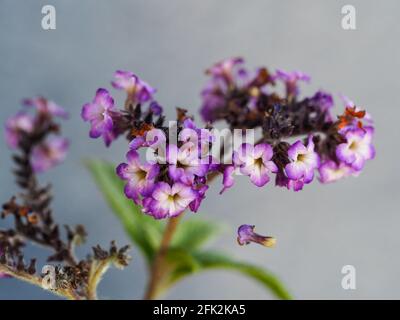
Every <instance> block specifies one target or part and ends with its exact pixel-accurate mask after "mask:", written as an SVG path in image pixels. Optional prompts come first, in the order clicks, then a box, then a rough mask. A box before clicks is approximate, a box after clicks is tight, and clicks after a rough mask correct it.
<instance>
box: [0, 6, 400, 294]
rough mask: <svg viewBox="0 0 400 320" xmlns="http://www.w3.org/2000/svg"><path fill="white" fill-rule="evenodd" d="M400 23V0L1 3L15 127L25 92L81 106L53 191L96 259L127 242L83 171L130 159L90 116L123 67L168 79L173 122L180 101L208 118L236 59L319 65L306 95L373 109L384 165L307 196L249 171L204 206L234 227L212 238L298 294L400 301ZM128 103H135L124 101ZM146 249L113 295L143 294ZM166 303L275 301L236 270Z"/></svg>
mask: <svg viewBox="0 0 400 320" xmlns="http://www.w3.org/2000/svg"><path fill="white" fill-rule="evenodd" d="M45 4H52V5H54V6H55V7H56V11H57V29H56V30H54V31H44V30H42V29H41V18H42V14H41V8H42V6H43V5H45ZM345 4H352V5H354V6H355V8H356V13H357V30H353V31H345V30H343V29H342V28H341V18H342V14H341V8H342V6H343V5H345ZM399 17H400V2H398V1H395V0H393V1H365V0H364V1H356V0H350V1H324V2H322V1H318V0H313V1H311V0H310V1H308V0H301V1H289V0H285V1H266V0H260V1H241V0H236V1H228V0H226V1H216V0H214V1H212V0H202V1H187V0H169V1H163V0H158V1H156V0H131V1H128V0H113V1H111V0H110V1H105V0H85V1H78V0H74V1H72V0H70V1H60V0H47V1H41V0H35V1H33V0H30V1H27V0H25V1H22V0H0V101H1V108H0V117H1V122H4V120H5V119H6V118H7V117H9V116H10V115H12V114H13V113H15V112H16V110H17V109H18V108H19V104H20V100H21V99H22V98H23V97H30V96H34V95H37V94H42V95H44V96H46V97H49V98H51V99H53V100H55V101H56V102H58V103H59V104H60V105H62V106H64V107H65V108H66V109H67V110H68V111H69V112H70V113H71V119H70V120H69V121H67V122H65V124H64V133H65V135H66V136H68V137H69V138H70V140H71V141H72V146H71V151H70V153H69V156H68V159H67V161H66V162H65V164H64V165H62V166H59V167H57V168H56V169H54V170H52V171H51V172H50V173H48V174H46V175H44V176H43V177H42V179H43V181H47V180H50V181H51V182H52V183H53V185H54V188H55V193H56V197H55V202H54V207H55V212H56V216H57V219H58V220H59V221H60V222H61V223H69V224H75V223H83V224H85V225H86V226H87V228H88V231H89V242H88V243H87V245H86V247H85V248H83V249H82V250H80V251H79V252H80V253H84V252H85V251H87V249H88V248H89V247H90V246H91V245H94V244H96V243H98V242H99V243H101V244H107V243H108V241H109V240H111V239H116V240H117V241H118V243H119V244H125V243H128V239H127V237H126V236H125V234H124V232H123V229H122V227H121V225H120V224H119V222H118V220H117V219H116V218H115V217H114V216H113V214H112V213H111V211H110V210H109V208H108V207H107V205H106V204H105V202H104V201H103V199H102V197H101V195H100V193H99V191H98V190H97V189H96V185H95V184H94V183H93V181H92V180H91V178H90V176H89V174H88V173H87V171H86V170H85V168H84V167H83V165H82V159H84V158H86V157H97V158H104V159H108V160H110V161H114V162H117V161H121V160H123V159H124V154H125V151H126V149H127V146H126V143H125V142H124V141H122V140H121V141H118V142H117V143H115V144H114V145H113V146H112V147H111V148H110V149H109V150H107V149H105V147H104V146H103V144H102V142H101V141H100V140H89V138H88V125H87V124H86V123H83V121H82V120H81V119H80V110H81V106H82V104H83V103H85V102H87V101H89V100H91V99H92V97H93V95H94V93H95V90H96V89H97V88H98V87H100V86H102V87H104V86H106V87H110V84H109V82H110V80H111V78H112V73H113V72H114V71H115V70H116V69H127V70H132V71H134V72H135V73H137V74H138V75H139V76H141V77H142V78H143V79H145V80H146V81H148V82H149V83H150V84H152V85H153V86H154V87H156V88H158V93H157V96H156V97H157V99H158V101H160V103H161V104H162V105H163V106H164V107H165V109H166V112H167V115H168V116H169V117H171V118H172V117H173V116H174V113H175V111H174V107H175V106H182V107H186V108H188V109H189V110H190V112H192V113H194V114H197V110H198V106H199V104H200V98H199V92H200V89H201V88H202V86H203V85H204V83H205V80H206V78H205V76H204V74H203V71H204V69H205V68H206V67H208V66H209V65H211V64H212V63H214V62H216V61H218V60H220V59H222V58H226V57H231V56H237V55H241V56H243V57H245V58H246V60H247V63H248V65H249V66H250V67H252V68H253V67H256V66H260V65H266V66H268V67H270V68H271V69H272V70H273V69H275V68H282V69H287V70H294V69H299V70H302V71H304V72H307V73H309V74H310V75H312V83H311V84H310V85H309V86H307V87H304V86H303V93H304V94H308V93H312V92H314V91H315V90H317V89H326V90H328V91H330V92H333V93H344V94H347V95H348V96H350V97H351V98H352V99H353V100H354V101H355V102H356V103H357V104H359V105H361V106H363V107H365V108H367V109H368V111H369V112H370V113H371V114H372V115H373V117H374V119H375V125H376V137H375V145H376V148H377V157H376V159H375V160H374V161H371V162H369V163H368V164H367V166H366V168H365V170H364V172H363V173H362V174H361V176H360V177H358V178H352V179H347V180H343V181H341V182H338V183H336V184H332V185H327V186H322V185H320V184H319V183H317V182H315V183H313V184H311V185H309V186H307V187H306V188H305V190H304V191H302V192H299V193H293V192H288V191H286V190H284V189H280V188H274V187H273V186H272V184H269V185H267V186H266V187H264V188H260V189H258V188H256V187H254V186H253V185H251V184H250V182H249V180H248V179H247V178H245V177H239V178H238V179H237V183H236V186H235V187H234V188H232V189H230V190H229V191H228V192H226V193H225V194H224V196H222V197H221V196H219V195H218V192H217V191H219V188H220V185H218V186H214V187H213V188H212V189H211V190H210V191H209V192H208V195H207V199H206V201H205V202H204V205H203V206H202V208H201V212H202V213H201V214H202V215H204V216H206V217H208V218H211V219H215V220H216V221H220V222H222V223H225V224H226V225H227V228H226V232H225V233H224V236H223V237H222V238H221V239H220V240H218V242H217V243H214V244H213V246H215V247H218V248H221V249H223V250H225V251H227V252H231V253H232V255H235V256H237V257H240V258H242V259H246V260H248V261H251V262H253V263H256V264H258V265H261V266H264V267H267V268H269V269H270V270H271V271H273V272H274V273H275V274H277V275H278V276H279V277H280V278H281V279H282V280H283V281H284V282H285V284H286V285H287V286H288V288H289V289H290V290H291V292H292V294H293V295H294V296H295V297H296V298H299V299H312V298H322V299H333V298H341V299H360V298H368V299H375V298H378V299H380V298H400V250H399V248H400V237H399V226H400V213H399V171H397V170H399V160H398V159H399V158H398V157H399V156H400V153H399V151H398V149H397V148H398V138H399V127H398V121H399V119H397V117H400V106H399V101H398V94H399V91H400V81H399V74H400V55H399V54H400V44H399V35H400V34H399V31H400V24H399V22H398V21H399ZM115 97H116V98H117V99H118V100H119V101H120V102H122V99H123V95H122V94H120V93H115ZM336 102H337V109H336V111H337V112H338V113H339V112H340V111H341V110H342V106H341V104H340V102H339V101H338V99H336ZM197 121H198V122H199V123H200V121H199V117H197ZM0 150H1V153H0V154H1V157H0V186H1V187H0V199H1V201H4V200H7V199H8V198H9V196H10V195H12V194H13V193H14V192H15V191H16V188H15V187H14V179H13V176H12V175H11V173H10V170H9V168H10V166H11V165H12V164H11V161H10V160H9V158H10V154H11V153H10V151H9V150H8V149H7V147H6V145H5V143H4V139H1V141H0ZM5 223H6V222H4V221H1V222H0V224H1V225H3V226H4V224H5ZM243 223H250V224H255V225H256V226H257V230H258V231H260V232H263V233H267V234H271V235H274V236H276V237H277V238H278V243H277V247H276V248H275V249H273V250H269V249H264V248H263V247H260V246H257V245H250V246H246V247H239V246H238V245H237V244H236V241H235V236H236V234H235V230H236V227H237V226H238V225H240V224H243ZM31 253H32V255H36V254H38V250H37V249H36V248H33V249H32V251H31ZM132 254H133V257H134V259H133V262H132V263H131V265H130V266H129V267H128V268H127V269H126V270H125V271H123V272H120V271H115V270H113V271H111V272H109V273H108V274H107V275H106V277H105V280H104V281H103V282H102V284H101V287H100V296H101V297H102V298H120V299H131V298H133V299H139V298H141V296H142V294H143V289H144V286H145V281H146V270H145V266H144V261H143V260H142V259H141V257H140V255H139V254H138V252H137V251H136V250H133V251H132ZM347 264H351V265H354V266H355V267H356V270H357V290H349V291H345V290H343V289H342V287H341V279H342V274H341V268H342V266H343V265H347ZM167 297H168V298H171V299H182V298H189V299H195V298H208V299H216V298H227V299H264V298H271V296H269V295H268V294H267V293H265V291H264V289H262V288H260V287H259V286H258V285H257V284H255V283H253V282H252V281H251V280H247V279H244V278H242V277H241V276H239V275H236V274H231V273H228V272H222V271H221V272H218V271H215V272H214V271H213V272H209V273H203V274H200V275H197V276H194V277H192V278H190V279H187V280H185V281H183V282H182V283H181V284H180V285H179V286H178V287H176V288H174V289H173V290H172V291H171V292H170V293H169V294H168V295H167ZM0 299H55V297H54V296H52V295H51V294H48V293H45V292H44V291H42V290H41V289H38V288H33V287H31V286H29V285H26V284H23V283H21V282H19V281H15V280H12V279H7V280H2V281H1V282H0Z"/></svg>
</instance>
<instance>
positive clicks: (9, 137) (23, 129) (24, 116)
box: [4, 111, 34, 149]
mask: <svg viewBox="0 0 400 320" xmlns="http://www.w3.org/2000/svg"><path fill="white" fill-rule="evenodd" d="M33 128H34V118H33V117H32V116H31V115H30V114H28V113H26V112H23V111H21V112H18V113H17V114H16V115H15V116H12V117H10V118H8V119H7V121H6V123H5V128H4V134H5V139H6V143H7V145H8V146H9V147H10V148H11V149H15V148H17V147H18V144H19V142H20V140H21V134H23V133H25V134H27V133H28V134H29V133H31V132H32V131H33Z"/></svg>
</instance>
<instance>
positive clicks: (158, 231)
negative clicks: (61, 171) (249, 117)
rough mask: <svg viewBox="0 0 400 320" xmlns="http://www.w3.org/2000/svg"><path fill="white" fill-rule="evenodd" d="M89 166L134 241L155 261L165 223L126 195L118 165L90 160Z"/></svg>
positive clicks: (149, 259) (149, 261)
mask: <svg viewBox="0 0 400 320" xmlns="http://www.w3.org/2000/svg"><path fill="white" fill-rule="evenodd" d="M86 166H87V167H88V168H89V171H90V172H91V174H92V176H93V178H94V180H95V181H96V184H97V186H98V187H99V189H100V191H101V192H102V193H103V195H104V198H105V200H106V201H107V203H108V205H109V206H110V208H111V209H112V210H113V212H114V213H115V214H116V215H117V217H118V218H119V219H120V221H121V222H122V224H123V226H124V228H125V231H126V233H127V234H128V235H129V237H130V238H131V240H132V242H134V243H135V244H136V245H137V246H138V247H139V249H140V250H141V251H142V253H143V255H144V256H145V257H146V259H147V262H148V263H151V261H152V259H153V257H154V254H155V252H156V251H157V249H158V247H159V245H160V242H161V238H162V232H163V228H164V224H163V223H162V222H160V221H157V220H154V219H153V218H152V217H149V216H147V215H145V214H143V213H142V212H141V208H140V207H139V206H137V205H135V203H134V202H133V201H132V200H129V199H127V198H126V197H125V195H124V183H123V181H122V180H121V179H119V177H118V176H117V175H116V173H115V166H114V165H112V164H110V163H107V162H105V161H102V160H88V161H86Z"/></svg>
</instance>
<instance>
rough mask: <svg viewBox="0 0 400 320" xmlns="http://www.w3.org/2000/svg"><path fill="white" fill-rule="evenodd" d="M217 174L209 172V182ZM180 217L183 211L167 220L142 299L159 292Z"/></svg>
mask: <svg viewBox="0 0 400 320" xmlns="http://www.w3.org/2000/svg"><path fill="white" fill-rule="evenodd" d="M218 175H219V172H212V173H210V174H209V175H208V177H207V180H208V182H209V183H210V182H211V181H213V180H214V179H215V178H216V177H217V176H218ZM182 217H183V213H182V214H181V215H180V216H178V217H175V218H170V219H169V220H168V223H167V226H166V227H165V231H164V235H163V238H162V240H161V245H160V248H159V249H158V252H157V253H156V256H155V258H154V260H153V263H152V266H151V272H150V279H149V282H148V285H147V290H146V293H145V295H144V299H146V300H153V299H155V298H156V297H157V295H158V294H159V286H160V284H161V283H162V280H163V277H164V276H165V274H164V270H166V268H164V264H165V258H166V255H167V252H168V248H169V245H170V243H171V240H172V238H173V235H174V233H175V230H176V227H177V226H178V224H179V222H180V220H181V219H182Z"/></svg>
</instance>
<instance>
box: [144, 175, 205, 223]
mask: <svg viewBox="0 0 400 320" xmlns="http://www.w3.org/2000/svg"><path fill="white" fill-rule="evenodd" d="M196 196H197V195H196V193H195V192H194V191H193V189H192V188H191V187H190V186H188V185H185V184H183V183H181V182H176V183H174V184H172V185H170V184H168V183H166V182H159V183H157V184H156V186H155V188H154V191H153V193H152V195H151V199H150V201H148V202H146V203H145V207H144V210H145V212H146V213H147V214H149V215H151V216H153V217H154V218H155V219H164V218H171V217H176V216H178V215H180V214H181V213H182V212H183V211H185V209H186V208H187V207H189V205H190V203H191V202H192V201H194V200H195V199H196Z"/></svg>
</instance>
